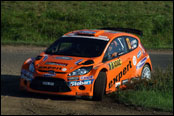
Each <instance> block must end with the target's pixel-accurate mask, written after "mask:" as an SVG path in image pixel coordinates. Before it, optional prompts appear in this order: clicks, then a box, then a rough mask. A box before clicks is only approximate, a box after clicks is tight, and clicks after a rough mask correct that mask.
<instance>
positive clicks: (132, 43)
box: [126, 37, 138, 50]
mask: <svg viewBox="0 0 174 116" xmlns="http://www.w3.org/2000/svg"><path fill="white" fill-rule="evenodd" d="M126 42H127V45H128V48H129V50H134V49H135V48H137V47H138V40H137V39H135V38H133V37H126Z"/></svg>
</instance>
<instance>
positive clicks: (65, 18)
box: [1, 1, 173, 49]
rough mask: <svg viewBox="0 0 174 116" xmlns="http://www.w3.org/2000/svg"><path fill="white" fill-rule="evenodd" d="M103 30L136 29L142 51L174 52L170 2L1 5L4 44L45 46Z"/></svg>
mask: <svg viewBox="0 0 174 116" xmlns="http://www.w3.org/2000/svg"><path fill="white" fill-rule="evenodd" d="M135 6H136V7H135ZM103 27H123V28H135V29H139V30H142V31H143V34H144V36H143V37H142V38H140V39H141V42H142V44H143V45H144V47H145V48H147V49H149V48H154V49H156V48H173V2H172V1H68V2H67V1H1V42H2V43H3V44H9V43H14V44H35V43H37V45H45V44H46V43H52V42H53V41H55V40H56V39H58V38H59V37H61V36H62V35H63V34H65V33H67V32H69V31H73V30H78V29H85V28H87V29H96V28H103Z"/></svg>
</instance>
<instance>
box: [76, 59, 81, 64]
mask: <svg viewBox="0 0 174 116" xmlns="http://www.w3.org/2000/svg"><path fill="white" fill-rule="evenodd" d="M82 61H83V59H80V60H78V61H77V62H75V64H79V63H80V62H82Z"/></svg>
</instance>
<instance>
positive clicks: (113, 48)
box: [103, 37, 132, 91]
mask: <svg viewBox="0 0 174 116" xmlns="http://www.w3.org/2000/svg"><path fill="white" fill-rule="evenodd" d="M114 53H115V54H114ZM127 53H128V48H127V44H126V41H125V38H124V37H117V38H115V39H114V40H113V41H112V42H111V43H110V45H109V46H108V48H107V51H106V53H105V56H104V59H103V62H104V64H106V65H107V66H108V69H109V71H108V72H107V77H108V78H107V87H106V88H107V89H108V90H106V91H115V90H116V88H117V87H118V86H120V85H121V81H122V80H123V79H124V78H125V77H126V75H127V73H128V72H129V70H130V68H132V63H131V61H130V60H129V59H128V58H127V57H126V54H127ZM112 55H113V56H112Z"/></svg>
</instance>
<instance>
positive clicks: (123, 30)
mask: <svg viewBox="0 0 174 116" xmlns="http://www.w3.org/2000/svg"><path fill="white" fill-rule="evenodd" d="M100 29H102V30H112V31H122V32H127V33H133V34H137V35H140V36H143V32H142V31H140V30H137V29H130V28H112V27H107V28H100Z"/></svg>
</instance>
